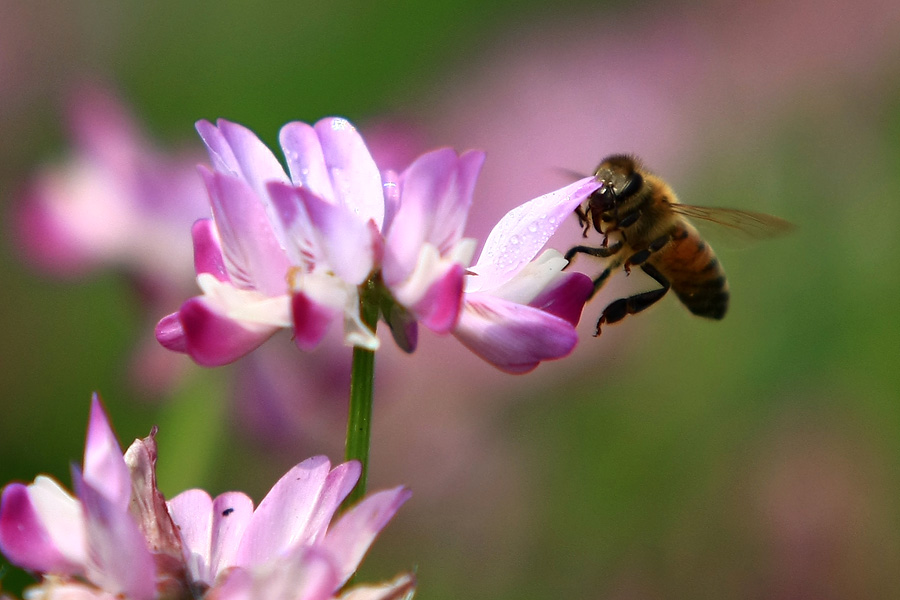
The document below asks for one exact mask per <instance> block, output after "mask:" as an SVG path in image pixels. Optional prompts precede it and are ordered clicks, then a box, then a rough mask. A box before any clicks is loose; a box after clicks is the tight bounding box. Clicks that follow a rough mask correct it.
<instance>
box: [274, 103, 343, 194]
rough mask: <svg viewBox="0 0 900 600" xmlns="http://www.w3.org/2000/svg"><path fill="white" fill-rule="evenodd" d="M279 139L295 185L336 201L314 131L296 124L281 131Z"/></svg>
mask: <svg viewBox="0 0 900 600" xmlns="http://www.w3.org/2000/svg"><path fill="white" fill-rule="evenodd" d="M278 139H279V141H280V142H281V148H282V149H283V150H284V156H285V158H286V159H287V164H288V169H289V170H290V172H291V180H292V181H293V182H294V184H295V185H297V186H301V187H305V188H308V189H309V190H310V191H311V192H312V193H314V194H316V195H318V196H320V197H322V198H324V199H326V200H328V201H330V202H332V203H334V202H336V199H335V195H334V189H333V188H332V187H331V177H330V176H329V174H328V168H327V167H326V166H325V155H324V154H322V144H321V142H319V135H318V134H317V133H316V130H315V129H314V128H313V127H312V126H311V125H307V124H306V123H302V122H300V121H295V122H293V123H288V124H287V125H285V126H284V127H282V128H281V132H280V133H279V135H278Z"/></svg>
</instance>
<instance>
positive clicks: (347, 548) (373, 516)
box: [324, 487, 412, 585]
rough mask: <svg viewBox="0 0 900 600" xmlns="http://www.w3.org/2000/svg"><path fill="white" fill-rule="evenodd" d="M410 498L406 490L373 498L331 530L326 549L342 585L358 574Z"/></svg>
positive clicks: (385, 492) (400, 489)
mask: <svg viewBox="0 0 900 600" xmlns="http://www.w3.org/2000/svg"><path fill="white" fill-rule="evenodd" d="M410 496H412V492H411V491H409V490H408V489H407V488H404V487H398V488H394V489H392V490H385V491H382V492H377V493H375V494H370V495H369V496H367V497H366V498H365V499H364V500H362V501H361V502H360V503H359V504H357V505H355V506H354V507H353V508H351V509H350V510H349V511H347V512H346V513H345V514H344V515H343V516H342V517H341V518H340V519H339V520H338V521H337V523H335V524H334V525H333V526H332V527H331V528H330V529H329V530H328V533H327V534H326V536H325V544H324V545H325V547H326V548H328V549H329V550H331V552H332V553H333V554H334V556H335V557H336V558H337V561H338V565H339V567H340V575H341V584H342V585H343V584H344V583H346V581H347V579H349V578H350V576H351V575H352V574H353V573H354V572H356V569H357V568H358V567H359V563H360V562H362V559H363V557H364V556H365V555H366V552H367V551H368V550H369V547H370V546H371V545H372V542H374V541H375V538H376V537H377V536H378V534H379V533H380V532H381V530H382V529H384V527H385V526H386V525H387V524H388V521H390V520H391V518H393V516H394V515H395V514H396V512H397V510H398V509H399V508H400V506H402V505H403V503H404V502H406V501H407V500H409V497H410Z"/></svg>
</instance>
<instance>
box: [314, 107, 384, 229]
mask: <svg viewBox="0 0 900 600" xmlns="http://www.w3.org/2000/svg"><path fill="white" fill-rule="evenodd" d="M315 130H316V134H318V136H319V140H320V142H321V144H322V154H323V155H324V157H325V165H326V166H327V167H328V171H329V174H330V176H331V184H332V188H333V189H334V193H335V199H336V200H337V202H338V204H341V205H343V206H345V207H346V208H347V209H349V210H350V211H351V212H353V213H354V214H356V215H357V218H358V219H359V220H360V221H362V222H363V223H365V222H366V221H368V220H370V219H371V220H373V221H375V224H376V225H378V228H379V229H381V226H382V224H383V223H384V194H383V193H382V190H381V173H379V171H378V167H377V166H376V165H375V161H374V160H372V156H371V155H370V154H369V150H368V149H367V148H366V144H365V142H363V139H362V136H360V135H359V132H357V131H356V128H355V127H353V125H352V124H351V123H350V122H349V121H347V120H346V119H341V118H338V117H329V118H325V119H322V120H320V121H319V122H317V123H316V124H315Z"/></svg>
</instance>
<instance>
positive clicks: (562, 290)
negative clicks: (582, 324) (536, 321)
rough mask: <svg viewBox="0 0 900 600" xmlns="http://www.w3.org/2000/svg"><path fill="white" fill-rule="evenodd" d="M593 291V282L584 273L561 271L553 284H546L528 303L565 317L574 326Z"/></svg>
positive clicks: (562, 317)
mask: <svg viewBox="0 0 900 600" xmlns="http://www.w3.org/2000/svg"><path fill="white" fill-rule="evenodd" d="M593 291H594V283H593V282H592V281H591V278H590V277H588V276H587V275H585V274H584V273H575V272H571V273H562V274H561V275H560V278H559V280H558V281H557V282H556V284H555V285H553V286H552V287H550V286H548V287H547V288H546V289H545V290H544V291H543V292H541V293H540V294H539V295H538V296H537V297H536V298H535V299H534V300H532V301H531V302H529V304H528V305H529V306H532V307H534V308H537V309H540V310H542V311H544V312H546V313H549V314H551V315H555V316H557V317H559V318H561V319H565V320H566V321H568V322H569V323H570V324H571V325H572V327H574V326H576V325H578V321H579V320H581V312H582V310H583V309H584V303H585V302H587V301H588V298H590V296H591V293H592V292H593Z"/></svg>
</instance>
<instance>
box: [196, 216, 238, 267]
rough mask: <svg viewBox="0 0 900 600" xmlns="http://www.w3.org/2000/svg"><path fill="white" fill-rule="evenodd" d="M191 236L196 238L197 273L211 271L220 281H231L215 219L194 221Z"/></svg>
mask: <svg viewBox="0 0 900 600" xmlns="http://www.w3.org/2000/svg"><path fill="white" fill-rule="evenodd" d="M191 237H192V238H193V240H194V270H195V271H196V272H197V274H198V275H199V274H200V273H210V274H211V275H214V276H215V278H216V279H218V280H219V281H230V278H229V277H228V271H227V270H226V268H225V257H224V256H223V255H222V245H221V244H220V243H219V235H218V233H217V232H216V225H215V223H214V222H213V220H212V219H200V220H198V221H197V222H196V223H194V226H193V227H192V228H191Z"/></svg>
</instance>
